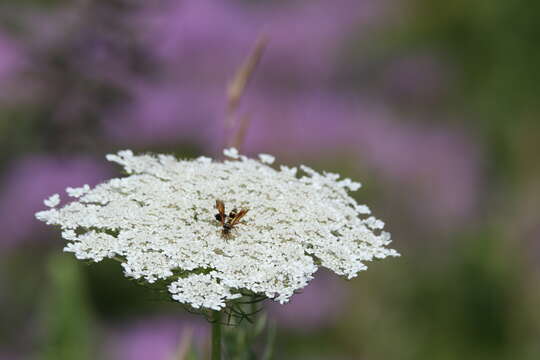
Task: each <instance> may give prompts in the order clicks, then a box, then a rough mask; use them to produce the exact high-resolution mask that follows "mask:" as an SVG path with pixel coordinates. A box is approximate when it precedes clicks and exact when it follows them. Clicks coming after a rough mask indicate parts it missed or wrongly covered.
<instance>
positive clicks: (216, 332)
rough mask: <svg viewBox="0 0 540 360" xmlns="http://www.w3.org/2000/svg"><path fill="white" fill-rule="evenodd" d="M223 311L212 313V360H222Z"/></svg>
mask: <svg viewBox="0 0 540 360" xmlns="http://www.w3.org/2000/svg"><path fill="white" fill-rule="evenodd" d="M221 315H222V314H221V311H212V358H211V359H212V360H221Z"/></svg>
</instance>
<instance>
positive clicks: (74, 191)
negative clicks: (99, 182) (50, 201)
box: [66, 184, 90, 198]
mask: <svg viewBox="0 0 540 360" xmlns="http://www.w3.org/2000/svg"><path fill="white" fill-rule="evenodd" d="M89 191H90V186H89V185H88V184H85V185H84V186H82V187H79V188H72V187H68V188H66V193H67V194H68V195H69V196H70V197H74V198H80V197H81V196H83V195H84V194H86V193H87V192H89Z"/></svg>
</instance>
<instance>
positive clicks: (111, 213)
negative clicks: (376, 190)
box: [36, 149, 398, 309]
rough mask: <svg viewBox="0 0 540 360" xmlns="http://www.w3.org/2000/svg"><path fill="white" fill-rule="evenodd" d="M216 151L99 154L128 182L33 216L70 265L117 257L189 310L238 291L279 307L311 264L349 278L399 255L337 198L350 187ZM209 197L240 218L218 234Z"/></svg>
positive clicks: (373, 222) (217, 303)
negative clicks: (72, 260) (56, 236)
mask: <svg viewBox="0 0 540 360" xmlns="http://www.w3.org/2000/svg"><path fill="white" fill-rule="evenodd" d="M224 153H225V155H226V156H229V157H231V158H233V159H235V160H233V161H231V160H227V161H224V162H218V161H212V160H211V159H209V158H205V157H201V158H198V159H194V160H177V159H175V158H174V157H172V156H168V155H156V156H153V155H134V154H133V153H132V152H131V151H121V152H119V153H118V154H117V155H107V159H108V160H110V161H113V162H116V163H118V164H120V165H122V166H123V167H124V169H125V171H126V172H127V173H128V174H129V176H127V177H124V178H118V179H111V180H109V181H107V182H105V183H103V184H100V185H98V186H96V187H95V188H94V189H87V188H86V187H83V188H82V190H81V191H79V190H77V189H71V190H69V191H68V192H70V193H71V194H70V195H77V196H80V198H79V199H78V200H77V201H74V202H72V203H70V204H68V205H66V206H64V207H63V208H60V209H50V210H47V211H42V212H39V213H37V214H36V216H37V218H38V219H39V220H42V221H45V222H47V223H48V224H55V225H60V226H61V227H62V229H63V232H62V236H63V237H64V239H66V240H68V241H69V244H68V245H67V246H66V247H65V251H69V252H73V253H75V255H76V257H77V258H79V259H90V260H93V261H96V262H97V261H101V260H102V259H104V258H112V257H114V258H117V259H118V258H119V259H121V260H122V267H123V268H124V272H125V274H126V276H129V277H133V278H137V279H140V278H143V279H145V280H146V281H148V282H154V281H157V280H165V281H166V282H168V283H169V292H170V293H171V294H172V297H173V299H175V300H177V301H179V302H182V303H186V304H189V305H191V306H193V307H195V308H200V307H202V308H209V309H221V308H223V307H225V306H226V302H227V301H229V300H232V299H234V298H237V297H239V296H240V294H241V293H244V292H250V293H256V294H261V295H265V296H267V297H269V298H272V299H274V300H276V301H279V302H281V303H283V302H287V301H288V300H289V298H290V297H291V296H292V295H293V294H294V292H295V291H296V290H299V289H301V288H302V287H304V286H306V285H307V283H308V282H309V281H310V280H311V279H312V278H313V275H314V273H315V272H316V271H317V269H318V267H319V266H322V267H326V268H328V269H330V270H332V271H334V272H335V273H337V274H339V275H343V276H345V277H347V278H352V277H354V276H356V275H357V273H358V272H359V271H361V270H365V269H366V268H367V267H366V265H365V263H366V262H368V261H371V260H374V259H382V258H385V257H387V256H397V255H398V253H397V252H396V251H395V250H392V249H388V248H387V247H386V246H387V245H388V244H389V243H390V234H388V233H386V232H383V231H381V229H382V228H383V226H384V223H383V222H382V221H380V220H377V219H375V218H374V217H368V218H365V217H364V216H365V215H367V214H369V213H370V211H369V209H368V208H367V207H366V206H365V205H359V204H357V203H356V201H355V200H354V199H353V198H351V197H350V196H349V195H348V191H353V190H356V189H358V188H359V187H360V184H358V183H355V182H352V181H351V180H349V179H345V180H338V179H339V175H337V174H331V173H324V174H320V173H318V172H316V171H314V170H313V169H310V168H308V167H306V166H301V167H300V169H301V171H302V172H303V173H304V175H302V176H298V175H297V172H298V169H297V168H288V167H285V166H281V167H280V170H276V169H274V168H272V167H270V166H268V165H266V164H265V163H263V162H271V160H272V161H273V157H271V156H270V155H262V156H260V159H261V162H260V161H257V160H254V159H248V158H247V157H245V156H241V155H239V154H238V151H236V149H228V150H226V151H224ZM236 159H239V160H236ZM81 192H82V193H81ZM53 198H54V199H56V198H55V197H54V196H53V197H51V198H50V199H49V200H52V199H53ZM218 199H219V200H222V201H223V202H224V204H225V212H226V214H228V213H229V212H230V211H231V210H233V209H234V208H236V209H238V210H240V209H248V210H249V211H248V213H247V215H245V216H244V217H243V218H242V220H241V221H240V222H239V223H238V224H236V225H234V226H233V228H232V230H231V231H230V235H229V236H224V235H223V226H222V224H221V222H220V221H218V220H216V217H215V215H216V212H217V211H216V209H215V204H216V200H218ZM51 203H54V201H53V202H51Z"/></svg>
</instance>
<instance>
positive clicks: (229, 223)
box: [216, 200, 249, 237]
mask: <svg viewBox="0 0 540 360" xmlns="http://www.w3.org/2000/svg"><path fill="white" fill-rule="evenodd" d="M216 209H217V211H218V213H217V214H216V220H217V221H220V222H221V226H222V229H221V235H222V236H223V237H228V236H229V235H230V234H231V230H232V228H233V227H234V226H235V225H236V224H238V223H239V222H240V220H241V219H242V218H243V217H244V216H245V215H246V214H247V212H248V211H249V209H240V211H238V210H237V209H233V210H231V212H230V213H229V214H228V215H227V214H226V213H225V204H224V203H223V201H221V200H216Z"/></svg>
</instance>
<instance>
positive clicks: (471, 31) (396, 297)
mask: <svg viewBox="0 0 540 360" xmlns="http://www.w3.org/2000/svg"><path fill="white" fill-rule="evenodd" d="M539 13H540V2H538V1H536V0H518V1H506V0H490V1H481V0H479V1H466V0H453V1H436V0H333V1H324V0H304V1H302V0H292V1H285V0H281V1H280V0H243V1H241V0H227V1H220V0H157V1H142V0H76V1H67V0H65V1H62V0H3V1H2V2H1V3H0V136H1V138H0V359H2V360H7V359H9V360H12V359H13V360H17V359H51V360H53V359H54V360H64V359H65V360H71V359H110V360H117V359H118V360H144V359H154V360H172V359H175V358H176V359H178V358H179V357H178V356H177V355H178V353H179V352H180V353H181V352H182V351H183V350H182V349H185V347H186V344H188V343H192V344H193V348H195V349H199V350H198V351H199V353H200V354H203V355H204V349H205V347H206V346H207V345H208V330H209V327H208V325H207V324H206V323H205V322H204V321H201V319H199V318H197V317H193V316H189V315H187V314H186V313H185V312H184V311H183V310H182V309H181V307H179V306H175V305H174V304H171V303H168V302H163V301H158V300H155V299H153V297H152V294H150V293H148V292H147V291H146V289H143V288H141V287H139V286H137V285H136V284H134V283H133V282H130V281H128V280H126V279H124V278H123V276H122V273H121V269H120V266H118V265H117V264H113V263H101V264H98V265H92V266H88V265H87V264H84V263H82V262H78V261H76V260H74V259H73V257H72V256H71V255H68V254H63V253H62V248H63V246H64V244H63V242H62V241H61V240H60V237H59V234H58V232H57V231H56V230H55V229H51V228H46V227H45V226H43V225H41V224H39V223H38V222H37V221H36V220H35V219H34V217H33V213H34V212H36V211H38V210H40V209H42V208H43V204H42V200H43V199H44V198H45V197H47V196H48V195H50V194H52V193H55V192H60V191H63V189H64V188H65V187H66V186H80V185H83V184H85V183H88V184H90V185H94V184H96V183H97V182H99V181H101V180H104V179H106V178H108V177H111V176H115V175H117V174H118V169H116V168H114V167H113V166H110V165H108V164H107V163H106V161H105V159H104V155H105V154H106V153H109V152H116V151H117V150H119V149H125V148H130V149H133V150H134V151H156V152H158V151H159V152H163V151H164V152H170V153H175V154H177V155H178V156H181V157H192V156H198V155H209V156H216V154H218V153H219V150H220V148H221V147H222V146H223V144H224V138H223V132H224V120H225V117H226V116H225V114H226V110H225V109H226V100H227V99H226V95H225V93H226V87H227V82H228V81H229V80H230V79H231V77H232V76H233V74H234V73H235V71H236V69H237V68H238V66H239V65H240V64H241V63H242V62H243V61H244V59H245V57H246V55H247V54H248V53H249V51H250V49H251V48H252V46H253V44H254V42H255V40H256V39H257V37H258V36H260V35H261V34H266V35H267V36H268V38H269V44H268V47H267V49H266V52H265V54H264V57H263V59H262V61H261V63H260V66H259V67H258V69H257V71H256V73H255V75H254V77H253V78H252V81H251V83H250V84H249V87H248V89H247V93H246V95H245V97H244V98H243V99H242V104H241V107H242V108H241V111H242V112H243V113H244V114H247V115H249V117H250V120H251V126H250V128H249V129H248V132H247V135H246V139H245V147H244V149H243V150H244V152H245V153H247V154H250V155H253V154H257V153H260V152H264V153H271V154H274V155H276V156H277V157H278V160H279V162H282V163H285V164H289V165H294V164H297V163H300V162H301V163H304V164H307V165H309V166H311V167H314V168H316V169H320V170H322V169H325V170H329V171H333V172H339V173H341V174H343V175H344V176H346V177H351V178H354V179H356V180H359V181H361V182H362V183H363V185H364V187H363V188H362V189H361V190H360V191H359V192H358V193H357V194H356V195H355V196H356V197H357V199H358V201H359V202H361V203H366V204H368V205H369V206H370V207H371V208H372V209H373V211H374V213H375V214H376V215H377V216H378V217H380V218H382V219H383V220H385V221H386V223H387V229H388V230H389V231H391V232H392V233H393V237H394V239H395V240H394V247H395V248H396V249H398V250H399V251H400V252H401V253H402V255H403V256H402V257H401V258H398V259H390V260H387V261H383V262H381V263H374V264H372V265H371V266H370V269H369V271H367V272H365V273H361V274H360V276H359V277H358V278H356V279H354V280H353V281H345V280H342V279H340V278H337V277H334V276H332V275H330V274H327V273H324V272H323V273H320V274H319V276H318V277H317V278H316V279H315V280H314V281H313V282H312V283H311V284H310V285H309V286H308V287H307V288H306V289H305V290H304V291H303V293H302V294H299V295H297V296H296V297H294V298H293V300H292V303H291V304H288V305H283V306H279V305H278V306H276V305H272V304H268V306H267V308H268V312H269V317H270V319H271V320H272V321H274V322H275V323H276V324H277V327H278V332H277V338H276V353H275V358H276V359H338V360H339V359H344V360H345V359H366V360H368V359H369V360H380V359H401V360H409V359H411V360H412V359H415V360H422V359H429V360H431V359H442V360H446V359H480V360H482V359H490V360H497V359H523V360H528V359H538V358H540V341H539V339H540V310H539V306H538V304H539V301H540V291H539V287H538V281H539V278H540V243H539V240H540V215H539V211H540V161H539V156H540V145H539V143H540V121H539V115H540V101H539V95H540V81H539V79H540V47H539V46H538V39H539V38H540V23H539V22H538V14H539Z"/></svg>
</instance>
